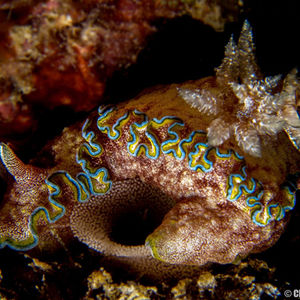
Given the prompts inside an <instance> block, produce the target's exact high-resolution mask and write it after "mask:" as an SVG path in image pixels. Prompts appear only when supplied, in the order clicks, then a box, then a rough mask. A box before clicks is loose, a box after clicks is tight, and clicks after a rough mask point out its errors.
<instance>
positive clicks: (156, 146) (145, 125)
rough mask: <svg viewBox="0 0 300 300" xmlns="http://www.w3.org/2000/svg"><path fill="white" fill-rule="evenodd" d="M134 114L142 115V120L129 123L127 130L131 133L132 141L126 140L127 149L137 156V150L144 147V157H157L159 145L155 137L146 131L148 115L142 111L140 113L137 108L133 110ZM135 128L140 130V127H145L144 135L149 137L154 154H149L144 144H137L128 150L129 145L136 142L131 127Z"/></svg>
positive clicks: (136, 138)
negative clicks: (133, 148)
mask: <svg viewBox="0 0 300 300" xmlns="http://www.w3.org/2000/svg"><path fill="white" fill-rule="evenodd" d="M134 114H135V115H139V116H142V117H143V121H141V123H138V122H134V123H133V124H131V125H130V127H129V131H130V134H131V137H132V141H130V142H128V143H127V151H128V152H129V153H130V154H131V155H133V156H138V155H139V152H140V150H141V149H144V150H145V155H146V157H148V158H151V159H157V158H158V157H159V154H160V147H159V145H158V143H157V141H156V139H155V137H154V136H153V135H152V134H151V133H150V132H148V131H147V126H148V125H149V121H148V116H147V115H145V114H144V113H141V112H139V111H138V110H134ZM134 127H135V128H136V129H137V130H139V129H140V130H142V129H144V128H145V129H146V131H145V135H146V137H147V138H148V139H149V141H150V143H151V144H152V146H153V147H154V154H153V155H151V154H150V153H149V149H148V147H147V145H145V144H143V143H142V144H139V145H138V146H137V147H136V149H135V150H134V152H132V151H131V150H130V147H131V146H134V145H135V144H136V143H138V138H140V137H138V136H137V134H136V133H135V132H134V129H133V128H134Z"/></svg>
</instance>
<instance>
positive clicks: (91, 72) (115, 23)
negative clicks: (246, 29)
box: [0, 0, 239, 139]
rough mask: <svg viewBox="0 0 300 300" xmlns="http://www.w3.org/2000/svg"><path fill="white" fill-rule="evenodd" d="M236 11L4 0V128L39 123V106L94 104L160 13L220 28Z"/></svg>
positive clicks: (0, 88)
mask: <svg viewBox="0 0 300 300" xmlns="http://www.w3.org/2000/svg"><path fill="white" fill-rule="evenodd" d="M231 2H232V4H234V3H235V2H237V1H231ZM238 11H239V8H238V6H237V8H235V5H229V3H227V4H226V5H223V4H222V1H217V2H215V1H199V2H198V1H193V0H192V1H133V0H117V1H98V0H92V1H72V0H67V1H65V0H63V1H62V0H48V1H5V0H4V1H0V22H1V30H0V41H1V42H0V45H1V50H0V84H1V85H0V95H1V96H0V136H2V137H3V136H7V135H11V134H15V133H24V132H28V131H30V130H33V129H36V126H37V123H38V121H40V113H39V111H40V110H41V108H42V109H43V110H46V111H49V110H52V109H53V108H55V107H58V106H65V107H69V108H71V109H73V110H75V111H77V112H78V111H89V110H91V109H93V108H95V107H96V106H97V104H98V103H99V101H100V100H101V98H103V95H104V92H105V87H106V82H107V80H108V79H109V78H110V77H111V76H112V74H113V73H114V72H115V71H118V70H121V69H125V68H127V67H128V66H130V65H132V64H133V63H135V62H136V59H137V56H138V54H139V52H140V51H141V50H142V49H143V48H144V47H145V45H146V42H147V39H148V37H149V36H150V35H151V34H153V33H154V32H155V31H156V29H157V26H156V25H157V22H158V21H159V20H162V19H172V18H174V17H178V16H181V15H189V16H191V17H192V18H194V19H198V20H202V21H203V22H204V23H206V24H209V25H210V26H212V27H213V28H215V29H217V30H222V29H223V28H224V23H225V22H226V21H227V20H229V19H231V20H232V19H233V18H235V16H236V15H237V12H238ZM225 12H226V13H225ZM2 139H3V138H2Z"/></svg>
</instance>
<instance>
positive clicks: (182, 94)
mask: <svg viewBox="0 0 300 300" xmlns="http://www.w3.org/2000/svg"><path fill="white" fill-rule="evenodd" d="M258 74H259V71H258V67H257V65H256V64H255V60H254V54H253V42H252V34H251V30H250V27H249V25H248V23H247V22H246V23H245V25H244V27H243V29H242V33H241V36H240V39H239V42H238V44H237V45H236V44H235V43H234V42H233V39H231V40H230V42H229V44H228V45H227V47H226V51H225V58H224V60H223V62H222V64H221V66H220V67H219V68H218V69H217V74H216V77H207V78H204V79H200V80H197V81H191V82H187V83H183V84H173V85H170V86H164V87H160V88H155V89H153V90H152V91H150V92H147V93H143V94H141V95H139V96H137V97H136V98H134V99H132V100H129V101H127V102H124V103H120V104H118V105H115V106H109V105H108V106H100V107H99V109H98V110H97V111H95V112H93V113H91V115H90V116H89V117H88V119H87V120H86V121H84V122H81V123H80V122H79V123H78V124H75V125H73V126H71V127H69V128H65V129H64V131H63V133H62V134H61V136H60V137H57V138H56V139H55V140H54V141H52V142H50V143H49V144H48V145H46V147H45V149H44V151H43V152H42V154H41V155H40V157H38V158H36V159H35V160H32V162H31V163H30V164H29V165H26V164H24V163H23V162H22V161H21V160H19V159H18V158H17V157H16V155H15V154H14V153H13V151H12V150H11V149H10V148H9V147H8V146H7V145H6V144H1V147H0V157H1V160H2V164H3V166H4V167H5V168H6V170H7V172H8V173H9V174H10V175H11V176H10V180H9V183H8V187H7V190H6V193H5V195H4V198H3V200H2V202H1V215H0V246H1V247H4V246H8V247H10V248H13V249H16V250H31V251H34V250H36V249H39V250H41V251H44V250H47V249H50V250H51V249H56V248H58V247H67V245H68V242H69V241H71V240H72V239H73V238H74V237H76V238H78V239H79V240H80V241H82V242H83V243H85V244H87V245H88V246H90V247H91V248H93V249H95V250H97V251H99V252H101V253H103V254H105V255H112V256H118V257H126V258H133V260H134V261H135V262H136V261H140V263H141V264H145V261H147V262H148V265H149V262H150V265H151V262H157V263H161V264H162V265H161V266H164V267H166V268H168V266H169V268H171V269H172V267H170V266H173V265H176V266H177V265H196V266H202V265H205V264H207V263H221V264H225V263H232V262H234V261H236V260H237V259H239V258H241V257H245V256H246V255H248V254H249V253H255V252H259V251H262V250H264V249H266V248H268V247H270V246H271V245H273V244H274V243H275V242H276V241H277V240H278V238H279V237H280V235H281V233H282V232H283V231H284V228H285V225H286V224H287V222H288V219H289V212H290V211H291V210H292V209H293V208H294V206H295V201H296V199H295V191H296V189H297V187H298V188H299V181H298V186H297V183H296V184H292V183H290V182H288V181H286V179H287V177H288V175H289V174H297V172H298V174H299V162H300V151H299V117H298V116H297V115H296V114H297V112H296V96H295V87H296V84H297V81H296V75H295V73H294V72H292V73H290V74H289V75H287V77H286V79H284V80H282V79H281V78H279V77H272V78H269V77H267V78H266V79H262V78H261V77H260V75H258ZM195 108H196V109H195ZM265 136H267V137H268V138H265ZM261 140H264V142H260V141H261ZM49 157H51V159H50V160H51V162H49V167H48V168H41V167H40V166H41V161H44V160H45V159H46V158H48V160H49ZM137 215H139V218H141V219H142V220H143V222H144V221H145V222H146V223H147V222H148V221H147V220H151V221H150V223H151V225H149V226H148V225H147V226H148V229H147V230H146V231H147V232H146V234H145V235H144V236H143V238H142V240H141V241H138V243H136V241H135V242H132V241H127V242H126V241H124V239H125V237H124V236H121V237H120V236H118V234H117V233H116V232H115V231H116V228H118V227H119V228H120V227H125V228H128V229H127V230H128V231H131V230H133V228H134V227H135V225H134V224H133V226H132V227H130V226H127V224H126V222H129V221H132V220H130V218H131V216H137ZM124 216H125V217H124ZM126 216H127V217H126ZM133 219H134V218H133ZM120 220H121V221H122V220H123V222H124V224H123V225H122V224H121V225H120V222H121V221H120ZM133 223H134V220H133ZM118 224H119V225H118ZM147 224H148V223H147ZM125 231H126V230H125ZM125 231H123V232H122V234H123V235H127V234H128V233H126V232H125ZM129 235H130V234H129ZM151 256H152V257H154V258H151ZM153 265H155V263H153Z"/></svg>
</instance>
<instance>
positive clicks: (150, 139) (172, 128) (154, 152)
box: [49, 106, 295, 226]
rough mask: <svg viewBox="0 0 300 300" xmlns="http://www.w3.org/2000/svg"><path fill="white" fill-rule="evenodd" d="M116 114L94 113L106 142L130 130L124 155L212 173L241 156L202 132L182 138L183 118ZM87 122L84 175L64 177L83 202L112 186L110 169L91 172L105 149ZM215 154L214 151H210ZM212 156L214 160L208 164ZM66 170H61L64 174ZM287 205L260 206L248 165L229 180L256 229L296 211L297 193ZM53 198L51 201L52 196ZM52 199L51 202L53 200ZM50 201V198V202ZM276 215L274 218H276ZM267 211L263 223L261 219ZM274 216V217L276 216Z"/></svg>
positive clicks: (79, 158) (231, 194)
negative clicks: (184, 164) (162, 158)
mask: <svg viewBox="0 0 300 300" xmlns="http://www.w3.org/2000/svg"><path fill="white" fill-rule="evenodd" d="M117 113H118V110H117V109H116V108H109V107H105V106H102V107H100V108H99V110H98V114H99V116H98V119H97V129H98V130H99V132H101V134H105V135H106V136H107V137H108V138H109V139H110V140H117V139H119V138H120V137H121V135H122V129H123V126H124V125H125V124H128V127H127V129H126V130H128V131H129V137H128V139H127V145H126V147H127V151H128V153H129V154H130V155H132V156H135V157H139V156H141V155H145V157H147V158H149V159H151V160H155V159H158V158H159V157H160V155H161V154H164V155H170V156H172V157H174V158H175V159H176V160H179V161H184V160H185V159H186V162H187V164H188V166H189V168H190V169H191V171H193V172H203V173H207V172H211V171H212V170H213V169H214V161H215V159H221V160H227V159H232V158H234V159H235V160H237V161H240V162H241V163H242V161H243V159H244V158H243V157H242V156H241V155H239V154H238V153H237V152H235V151H233V150H227V151H226V152H224V150H222V151H220V149H219V148H212V147H210V146H209V145H208V144H207V137H206V133H205V132H204V131H193V132H191V133H189V134H188V135H187V136H181V135H182V134H180V132H181V130H183V132H184V129H185V124H184V122H183V121H182V120H180V119H179V118H177V117H174V116H164V117H162V118H160V119H158V118H153V119H151V120H149V119H148V116H147V115H146V114H144V113H142V112H140V111H138V110H134V111H127V112H125V113H124V114H123V115H122V116H119V117H118V118H117V119H116V120H115V121H112V120H113V119H112V118H116V116H117ZM89 125H90V121H89V120H87V121H86V122H85V123H84V125H83V127H82V136H83V138H84V139H85V140H86V143H84V144H83V145H82V146H81V150H80V151H79V152H78V153H77V155H76V162H77V163H78V164H80V165H81V168H82V170H83V172H81V173H79V174H77V175H76V179H74V178H72V177H71V176H70V175H69V174H68V173H66V172H65V173H61V174H64V176H65V178H66V179H67V180H68V181H69V182H70V184H72V186H73V187H74V190H75V191H76V195H77V200H78V201H80V202H82V201H86V200H87V199H88V198H89V196H90V195H100V194H103V193H106V192H107V191H108V190H109V189H110V187H111V181H110V180H109V174H108V170H107V169H106V168H104V167H100V168H94V169H93V168H92V167H91V166H90V162H89V160H88V159H87V157H86V156H90V157H101V155H102V154H103V152H104V150H103V148H102V146H101V145H100V144H99V143H98V142H97V134H95V132H94V131H93V130H89ZM160 130H162V131H164V132H166V135H167V137H165V138H164V139H163V140H160V139H161V137H160V134H159V132H160ZM212 151H214V152H212ZM212 158H214V159H213V160H212ZM62 172H64V171H62ZM96 183H100V184H102V185H104V189H102V190H101V189H100V190H99V189H97V188H96V185H95V184H96ZM52 188H54V190H55V191H54V192H53V195H52V196H53V197H55V196H56V194H57V193H59V192H60V190H59V187H58V186H52ZM286 190H287V194H288V198H289V203H290V204H288V205H281V204H279V203H271V204H269V205H267V206H264V205H263V201H264V200H263V199H264V190H263V187H262V184H261V183H260V182H258V181H257V180H256V179H254V178H251V177H249V176H248V175H247V172H246V166H245V165H242V167H241V170H240V173H236V174H230V175H229V177H228V186H227V190H226V193H227V200H228V201H231V202H235V201H237V200H238V199H240V198H241V197H242V196H246V200H245V201H246V206H247V207H248V209H249V211H250V212H251V217H252V220H253V222H254V223H255V224H256V225H258V226H265V225H267V224H269V222H270V221H271V220H273V219H276V220H281V219H282V218H283V217H284V216H285V213H286V211H288V210H291V209H292V208H293V207H294V202H295V195H294V194H293V193H292V192H291V191H290V190H289V189H288V188H286ZM51 199H52V198H51ZM52 200H53V199H52ZM49 201H50V199H49ZM274 211H275V217H274ZM265 212H267V219H266V218H263V216H264V214H265ZM276 212H277V213H276Z"/></svg>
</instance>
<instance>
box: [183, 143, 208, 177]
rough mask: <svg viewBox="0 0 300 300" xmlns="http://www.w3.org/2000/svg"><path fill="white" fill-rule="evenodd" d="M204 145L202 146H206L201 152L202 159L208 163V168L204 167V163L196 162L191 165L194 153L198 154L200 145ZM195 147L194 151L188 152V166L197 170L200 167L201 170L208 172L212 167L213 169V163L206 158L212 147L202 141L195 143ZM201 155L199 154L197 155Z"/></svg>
mask: <svg viewBox="0 0 300 300" xmlns="http://www.w3.org/2000/svg"><path fill="white" fill-rule="evenodd" d="M201 146H202V147H204V148H207V149H206V150H205V152H204V154H203V159H204V161H205V162H206V163H207V164H208V165H209V168H207V167H205V166H204V165H202V164H201V163H198V164H196V165H195V166H192V162H193V156H195V155H198V154H200V147H201ZM195 148H196V151H194V152H190V153H189V156H188V157H189V167H190V169H191V170H193V171H197V170H198V169H200V170H201V171H203V172H205V173H207V172H210V171H211V170H212V169H213V163H212V161H210V160H209V159H208V158H207V155H208V153H209V151H210V150H211V149H212V148H209V147H208V145H207V144H204V143H197V144H196V145H195ZM199 157H201V156H199Z"/></svg>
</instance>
